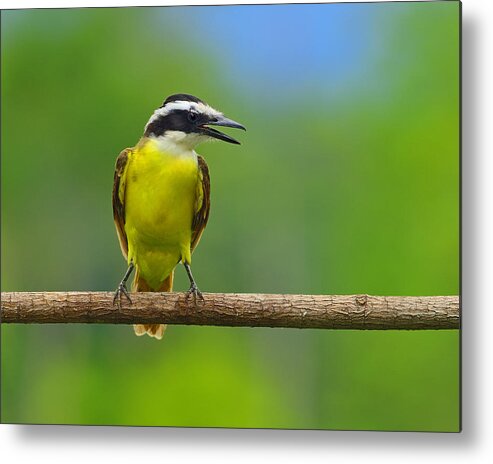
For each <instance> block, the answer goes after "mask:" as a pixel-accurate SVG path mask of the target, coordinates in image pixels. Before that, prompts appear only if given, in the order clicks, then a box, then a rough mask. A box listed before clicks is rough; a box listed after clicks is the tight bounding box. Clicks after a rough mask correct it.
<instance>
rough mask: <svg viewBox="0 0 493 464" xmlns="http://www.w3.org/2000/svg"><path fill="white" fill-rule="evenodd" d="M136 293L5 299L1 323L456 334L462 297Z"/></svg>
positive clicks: (16, 295) (5, 295) (29, 294)
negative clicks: (117, 301) (116, 298)
mask: <svg viewBox="0 0 493 464" xmlns="http://www.w3.org/2000/svg"><path fill="white" fill-rule="evenodd" d="M204 299H205V300H204V301H200V300H197V303H196V304H194V301H193V298H191V299H189V300H188V302H187V300H186V298H185V295H184V294H183V293H138V294H137V293H134V294H132V302H133V303H132V304H131V305H130V304H129V303H128V302H127V301H126V300H125V299H123V300H122V307H121V308H117V307H115V306H113V303H112V300H113V293H109V292H40V293H34V292H26V293H20V292H12V293H2V305H1V310H2V312H1V321H2V322H3V323H21V324H29V323H36V324H47V323H50V324H51V323H68V322H70V323H108V324H132V323H168V324H186V325H218V326H247V327H297V328H319V329H458V328H459V297H457V296H370V295H270V294H236V293H204Z"/></svg>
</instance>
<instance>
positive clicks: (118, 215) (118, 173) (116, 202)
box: [113, 148, 132, 259]
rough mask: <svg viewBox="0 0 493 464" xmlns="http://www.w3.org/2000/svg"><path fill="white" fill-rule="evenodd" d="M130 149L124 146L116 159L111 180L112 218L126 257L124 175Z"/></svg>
mask: <svg viewBox="0 0 493 464" xmlns="http://www.w3.org/2000/svg"><path fill="white" fill-rule="evenodd" d="M131 152H132V150H131V149H130V148H126V149H125V150H123V151H122V152H121V153H120V155H119V156H118V158H117V159H116V165H115V177H114V180H113V219H114V221H115V226H116V232H117V234H118V240H119V241H120V247H121V249H122V253H123V256H125V259H127V253H128V242H127V234H126V233H125V183H126V182H125V177H126V167H127V161H128V157H129V155H130V153H131Z"/></svg>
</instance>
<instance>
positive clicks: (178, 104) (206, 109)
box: [144, 100, 222, 131]
mask: <svg viewBox="0 0 493 464" xmlns="http://www.w3.org/2000/svg"><path fill="white" fill-rule="evenodd" d="M192 109H193V110H195V111H196V112H197V113H200V114H207V115H209V116H222V113H221V112H219V111H217V110H215V109H214V108H212V107H210V106H209V105H206V104H204V103H197V102H191V101H183V100H177V101H173V102H169V103H167V104H166V105H165V106H163V107H161V108H158V109H157V110H156V111H154V113H153V114H152V116H151V117H150V118H149V121H148V122H147V124H146V126H145V129H144V131H145V130H147V127H148V126H149V124H151V123H153V122H154V121H155V120H156V119H158V118H160V117H162V116H166V115H167V114H169V113H171V112H172V111H175V110H185V111H190V110H192Z"/></svg>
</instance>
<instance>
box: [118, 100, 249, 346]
mask: <svg viewBox="0 0 493 464" xmlns="http://www.w3.org/2000/svg"><path fill="white" fill-rule="evenodd" d="M210 126H225V127H234V128H238V129H243V130H245V128H244V127H243V126H242V125H241V124H239V123H237V122H235V121H233V120H231V119H228V118H226V117H225V116H224V115H223V114H222V113H220V112H219V111H217V110H215V109H213V108H212V107H210V106H209V105H207V104H206V103H204V102H203V101H202V100H200V99H199V98H196V97H193V96H192V95H187V94H176V95H171V96H170V97H168V98H167V99H166V100H165V101H164V103H163V104H162V105H161V106H160V107H159V108H158V109H157V110H156V111H154V113H153V114H152V116H151V118H150V119H149V121H148V122H147V124H146V126H145V129H144V135H143V136H142V138H141V139H140V140H139V142H138V143H137V145H136V146H135V147H133V148H127V149H125V150H123V151H122V152H121V153H120V155H119V156H118V158H117V160H116V167H115V176H114V183H113V217H114V220H115V225H116V231H117V234H118V239H119V241H120V246H121V249H122V253H123V256H124V257H125V259H126V260H127V264H128V269H127V271H126V273H125V275H124V277H123V279H122V281H121V282H120V284H119V286H118V288H117V290H116V292H115V297H114V300H113V303H114V304H115V303H116V304H118V305H120V304H121V298H122V295H124V296H125V297H126V298H127V299H128V300H129V302H130V303H131V298H130V296H129V294H128V291H127V287H126V283H127V280H128V279H129V277H130V274H131V273H132V271H133V270H134V269H135V278H134V283H133V291H135V292H169V291H171V290H172V286H173V273H174V269H175V267H176V266H177V265H178V263H180V262H181V263H183V265H184V266H185V269H186V271H187V275H188V278H189V280H190V289H189V290H188V292H187V298H188V297H189V296H190V295H193V298H194V301H196V299H197V297H199V298H202V299H203V297H202V294H201V292H200V290H199V289H198V287H197V284H196V283H195V280H194V278H193V275H192V271H191V268H190V265H191V262H192V257H191V255H192V252H193V250H194V249H195V247H196V246H197V244H198V242H199V240H200V237H201V236H202V232H203V231H204V228H205V226H206V224H207V220H208V218H209V209H210V179H209V170H208V168H207V164H206V162H205V160H204V158H202V157H201V156H199V155H197V153H195V151H194V148H195V147H196V146H197V145H198V144H199V143H201V142H204V141H207V140H212V139H219V140H223V141H225V142H229V143H234V144H239V142H238V141H237V140H235V139H234V138H232V137H230V136H229V135H226V134H224V133H222V132H220V131H218V130H216V129H213V128H212V127H210ZM165 327H166V326H165V325H163V324H136V325H134V330H135V333H136V334H137V335H143V334H145V333H147V334H148V335H150V336H151V337H155V338H157V339H161V338H162V336H163V333H164V330H165Z"/></svg>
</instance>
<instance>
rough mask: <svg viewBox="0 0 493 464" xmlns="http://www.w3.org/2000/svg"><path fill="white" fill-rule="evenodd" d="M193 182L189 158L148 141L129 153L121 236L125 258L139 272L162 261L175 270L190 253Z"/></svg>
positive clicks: (195, 173) (193, 158)
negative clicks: (132, 261) (185, 252)
mask: <svg viewBox="0 0 493 464" xmlns="http://www.w3.org/2000/svg"><path fill="white" fill-rule="evenodd" d="M198 176H199V172H198V164H197V157H196V155H195V153H194V152H187V153H183V154H174V153H166V152H163V151H162V150H161V149H160V148H159V147H158V145H157V144H156V143H155V142H154V141H152V140H148V141H146V143H145V144H143V145H140V146H138V147H137V148H136V149H135V151H134V152H133V153H132V156H131V159H130V160H129V163H128V166H127V171H126V175H125V180H126V187H125V219H126V224H125V231H126V233H127V237H128V241H129V258H130V259H132V258H135V260H136V262H137V264H139V261H140V264H141V268H150V269H152V270H155V268H156V267H159V268H161V267H162V266H163V265H165V263H163V262H162V261H163V260H164V261H169V262H170V263H171V262H173V261H174V262H173V267H174V265H176V262H177V257H178V259H181V258H182V256H181V255H182V252H183V250H189V249H190V239H191V227H192V219H193V215H194V210H195V204H196V196H197V182H198V179H199V177H198ZM188 254H189V251H188ZM166 257H168V258H166ZM144 261H146V262H144ZM154 261H155V262H154ZM169 265H170V264H169V263H168V264H166V266H168V267H169ZM166 266H165V267H166ZM159 272H161V270H160V271H159Z"/></svg>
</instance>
